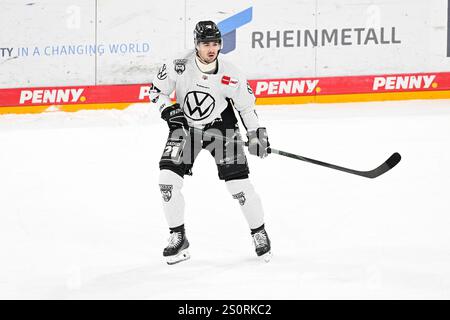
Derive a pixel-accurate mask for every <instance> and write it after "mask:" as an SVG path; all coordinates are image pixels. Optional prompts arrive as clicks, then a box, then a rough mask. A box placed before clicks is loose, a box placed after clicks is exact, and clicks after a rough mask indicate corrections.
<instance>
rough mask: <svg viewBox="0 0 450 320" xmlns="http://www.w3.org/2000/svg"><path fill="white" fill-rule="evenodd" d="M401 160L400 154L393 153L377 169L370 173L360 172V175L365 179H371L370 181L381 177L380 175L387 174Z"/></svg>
mask: <svg viewBox="0 0 450 320" xmlns="http://www.w3.org/2000/svg"><path fill="white" fill-rule="evenodd" d="M401 159H402V156H401V155H400V153H398V152H395V153H393V154H392V155H391V156H390V157H389V159H387V160H386V161H385V162H384V163H383V164H381V165H380V166H379V167H378V168H376V169H373V170H371V171H365V172H361V174H360V175H362V176H364V177H366V178H371V179H373V178H376V177H378V176H381V175H382V174H384V173H386V172H388V171H389V170H391V169H392V168H393V167H395V166H396V165H397V164H398V163H399V162H400V160H401Z"/></svg>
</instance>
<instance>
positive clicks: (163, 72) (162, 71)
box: [157, 64, 167, 80]
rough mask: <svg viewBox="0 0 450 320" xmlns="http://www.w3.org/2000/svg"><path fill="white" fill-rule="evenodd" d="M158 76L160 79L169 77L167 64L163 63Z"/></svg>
mask: <svg viewBox="0 0 450 320" xmlns="http://www.w3.org/2000/svg"><path fill="white" fill-rule="evenodd" d="M157 77H158V79H159V80H164V79H166V78H167V67H166V65H165V64H163V65H162V67H161V69H159V71H158V75H157Z"/></svg>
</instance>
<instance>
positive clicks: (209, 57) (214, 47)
mask: <svg viewBox="0 0 450 320" xmlns="http://www.w3.org/2000/svg"><path fill="white" fill-rule="evenodd" d="M219 50H220V43H218V42H215V41H211V42H200V43H199V44H198V47H197V51H198V55H199V56H200V58H201V59H202V60H203V61H204V62H206V63H211V62H213V61H214V60H216V58H217V55H218V54H219Z"/></svg>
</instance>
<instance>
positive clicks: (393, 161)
mask: <svg viewBox="0 0 450 320" xmlns="http://www.w3.org/2000/svg"><path fill="white" fill-rule="evenodd" d="M192 129H194V131H197V132H202V133H203V135H207V136H208V137H211V138H216V139H221V140H222V141H229V142H233V143H244V144H245V145H246V146H247V147H248V142H244V141H242V140H237V141H235V140H232V139H229V138H227V137H224V136H221V135H217V134H213V133H210V132H208V131H203V130H201V129H198V128H192ZM267 151H268V153H273V154H278V155H280V156H283V157H288V158H292V159H297V160H301V161H305V162H309V163H312V164H316V165H319V166H322V167H327V168H330V169H334V170H339V171H343V172H347V173H351V174H354V175H357V176H360V177H366V178H370V179H373V178H376V177H379V176H381V175H382V174H384V173H386V172H388V171H389V170H391V169H392V168H393V167H395V166H396V165H397V164H398V163H399V162H400V160H401V159H402V157H401V155H400V153H398V152H395V153H393V154H392V155H391V156H390V157H389V158H388V159H387V160H386V161H385V162H383V163H382V164H381V165H379V166H378V167H377V168H375V169H373V170H369V171H359V170H354V169H349V168H345V167H341V166H337V165H335V164H331V163H327V162H323V161H319V160H315V159H311V158H307V157H303V156H300V155H297V154H293V153H289V152H286V151H282V150H277V149H274V148H270V147H269V148H268V149H267Z"/></svg>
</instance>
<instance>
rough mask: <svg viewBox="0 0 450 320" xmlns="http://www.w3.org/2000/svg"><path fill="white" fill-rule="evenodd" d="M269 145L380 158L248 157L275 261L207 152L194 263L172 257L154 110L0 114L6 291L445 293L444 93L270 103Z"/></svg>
mask: <svg viewBox="0 0 450 320" xmlns="http://www.w3.org/2000/svg"><path fill="white" fill-rule="evenodd" d="M258 113H259V117H260V119H261V121H262V123H263V124H264V125H265V126H267V128H268V132H269V137H270V142H271V144H272V146H273V147H275V148H278V149H282V150H286V151H290V152H293V153H298V154H300V155H303V156H307V157H311V158H315V159H319V160H323V161H327V162H332V163H335V164H339V165H343V166H347V167H351V168H356V169H364V170H366V169H371V168H373V167H375V166H377V165H378V164H380V163H381V162H382V161H384V160H385V159H386V158H387V157H388V156H389V155H390V154H391V153H393V152H395V151H398V152H400V153H401V154H402V156H403V159H402V162H401V163H400V164H399V165H398V167H396V168H394V169H393V170H392V171H390V172H388V173H387V174H385V175H384V176H381V177H379V178H377V179H374V180H371V179H366V178H361V177H357V176H352V175H349V174H346V173H341V172H338V171H334V170H331V169H328V168H323V167H319V166H315V165H312V164H308V163H304V162H301V161H297V160H292V159H288V158H283V157H279V156H276V155H271V156H270V157H269V158H267V159H264V160H260V159H258V158H255V157H249V163H250V170H251V179H252V181H253V183H254V185H255V187H256V189H257V191H258V192H259V194H260V195H261V197H262V199H263V205H264V207H265V211H266V226H267V230H268V232H269V235H270V237H271V240H272V245H273V246H272V248H273V253H274V256H273V259H272V261H271V262H270V263H268V264H266V263H263V262H260V261H258V260H257V259H256V256H255V254H254V248H253V245H252V243H251V238H250V235H249V230H248V228H247V225H246V222H245V220H244V218H243V216H242V214H241V212H240V209H239V205H238V203H237V202H236V201H235V200H233V199H232V198H231V196H230V195H229V194H228V192H227V190H226V187H225V185H224V184H223V182H221V181H219V180H218V178H217V173H216V167H215V164H214V161H213V159H212V158H211V156H210V155H209V154H208V153H207V152H204V153H201V154H200V156H199V158H198V159H197V162H196V164H195V166H194V176H193V177H187V178H186V179H185V187H184V195H185V198H186V228H187V234H188V237H189V240H190V243H191V249H190V253H191V256H192V258H191V259H190V260H189V261H186V262H183V263H181V264H178V265H174V266H168V265H166V264H165V263H164V261H163V259H162V249H163V247H164V246H165V245H166V240H167V238H168V230H167V227H166V223H165V219H164V215H163V213H162V210H161V196H160V192H159V188H158V180H157V179H158V160H159V157H160V155H161V152H162V149H163V144H164V141H165V138H166V134H167V128H166V126H165V124H164V123H163V122H162V120H160V119H159V115H158V114H157V112H155V111H154V110H150V109H149V106H148V105H134V106H132V107H130V108H129V109H127V110H125V111H117V110H112V111H111V110H110V111H106V110H105V111H80V112H77V113H59V112H54V113H47V114H40V115H3V116H0V179H1V180H0V298H2V299H14V298H25V299H30V298H31V299H35V298H39V299H103V298H106V299H317V298H323V299H331V298H333V299H372V298H373V299H398V298H401V299H416V298H424V299H431V298H437V299H449V298H450V199H449V198H450V197H449V195H450V101H449V100H436V101H403V102H373V103H353V104H329V105H300V106H261V107H258Z"/></svg>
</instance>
